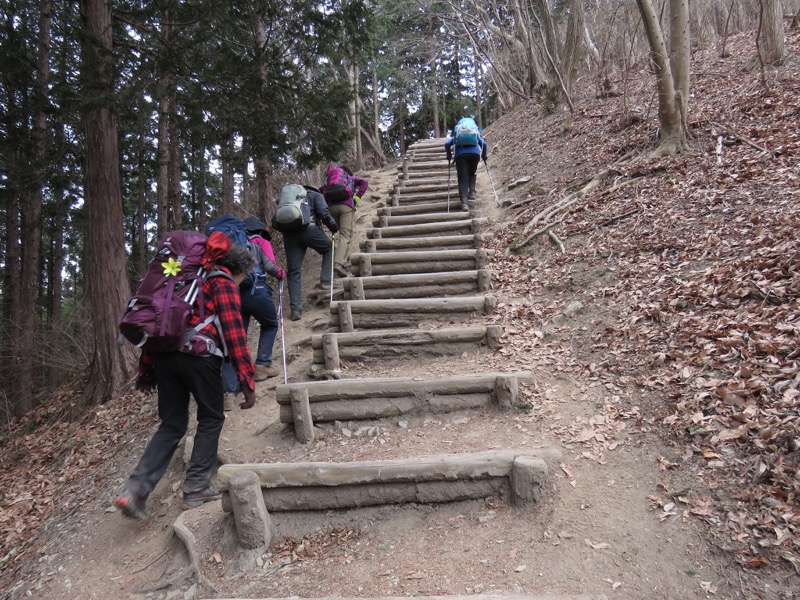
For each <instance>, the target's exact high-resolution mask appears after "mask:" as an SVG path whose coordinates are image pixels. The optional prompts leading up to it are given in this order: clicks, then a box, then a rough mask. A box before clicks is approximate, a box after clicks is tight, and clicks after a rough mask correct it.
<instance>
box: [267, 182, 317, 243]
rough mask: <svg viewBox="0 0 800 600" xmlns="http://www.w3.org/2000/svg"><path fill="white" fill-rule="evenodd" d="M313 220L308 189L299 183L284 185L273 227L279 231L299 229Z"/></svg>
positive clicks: (273, 219)
mask: <svg viewBox="0 0 800 600" xmlns="http://www.w3.org/2000/svg"><path fill="white" fill-rule="evenodd" d="M310 222H311V210H310V208H309V206H308V194H307V192H306V189H305V188H304V187H303V186H302V185H299V184H296V183H291V184H289V185H285V186H283V189H282V190H281V195H280V197H279V198H278V208H277V210H276V211H275V216H274V217H273V218H272V227H273V228H274V229H277V230H278V231H281V232H284V231H297V230H298V229H302V228H303V227H307V226H308V224H309V223H310Z"/></svg>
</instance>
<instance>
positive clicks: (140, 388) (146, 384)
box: [133, 377, 156, 392]
mask: <svg viewBox="0 0 800 600" xmlns="http://www.w3.org/2000/svg"><path fill="white" fill-rule="evenodd" d="M133 387H134V388H136V391H137V392H152V391H153V390H154V389H156V382H155V380H154V381H146V380H144V379H142V378H141V377H137V378H136V383H135V384H134V386H133Z"/></svg>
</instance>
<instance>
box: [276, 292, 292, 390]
mask: <svg viewBox="0 0 800 600" xmlns="http://www.w3.org/2000/svg"><path fill="white" fill-rule="evenodd" d="M278 317H279V318H280V321H281V356H282V357H283V383H289V380H288V379H287V377H286V336H284V334H283V279H281V280H280V281H278Z"/></svg>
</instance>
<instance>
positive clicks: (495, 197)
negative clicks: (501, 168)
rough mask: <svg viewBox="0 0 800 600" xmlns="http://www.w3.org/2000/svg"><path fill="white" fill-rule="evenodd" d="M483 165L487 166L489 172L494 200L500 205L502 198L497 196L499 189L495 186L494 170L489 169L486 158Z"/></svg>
mask: <svg viewBox="0 0 800 600" xmlns="http://www.w3.org/2000/svg"><path fill="white" fill-rule="evenodd" d="M483 166H484V167H486V172H487V173H488V174H489V183H491V184H492V192H494V201H495V202H496V203H497V206H500V199H499V198H498V197H497V190H496V189H495V187H494V179H492V172H491V171H490V170H489V163H488V162H486V161H485V160H484V161H483Z"/></svg>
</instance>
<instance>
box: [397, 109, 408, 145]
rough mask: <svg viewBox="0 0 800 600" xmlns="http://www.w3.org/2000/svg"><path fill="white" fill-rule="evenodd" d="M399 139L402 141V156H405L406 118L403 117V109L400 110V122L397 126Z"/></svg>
mask: <svg viewBox="0 0 800 600" xmlns="http://www.w3.org/2000/svg"><path fill="white" fill-rule="evenodd" d="M397 127H398V131H397V137H398V139H399V141H400V156H404V155H405V153H406V123H405V116H403V109H402V107H401V108H400V122H399V123H398V125H397Z"/></svg>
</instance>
